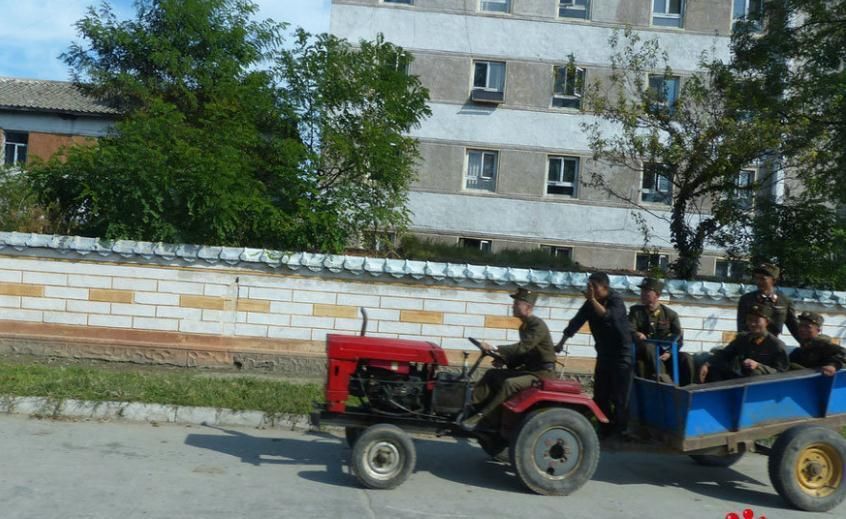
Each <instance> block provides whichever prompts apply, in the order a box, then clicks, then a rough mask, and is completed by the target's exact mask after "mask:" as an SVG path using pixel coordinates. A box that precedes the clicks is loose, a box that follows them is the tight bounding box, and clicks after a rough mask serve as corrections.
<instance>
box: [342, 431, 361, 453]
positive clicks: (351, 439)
mask: <svg viewBox="0 0 846 519" xmlns="http://www.w3.org/2000/svg"><path fill="white" fill-rule="evenodd" d="M363 432H364V429H363V428H362V427H344V438H345V439H346V440H347V445H349V447H350V449H352V448H353V447H355V442H356V441H358V437H359V436H361V433H363Z"/></svg>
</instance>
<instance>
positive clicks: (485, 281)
mask: <svg viewBox="0 0 846 519" xmlns="http://www.w3.org/2000/svg"><path fill="white" fill-rule="evenodd" d="M6 248H10V249H14V250H15V251H18V252H23V251H28V250H32V251H33V252H37V251H38V250H39V249H41V250H51V251H54V252H55V253H58V254H59V255H68V256H75V257H86V256H92V257H94V258H96V257H101V258H103V259H117V260H120V258H125V259H133V260H135V261H142V262H143V261H145V260H147V261H152V260H163V261H167V262H177V263H181V264H184V265H191V264H205V265H220V266H240V267H247V268H270V269H274V270H277V269H278V270H283V271H290V272H302V273H308V272H312V273H321V272H324V273H328V274H346V275H351V276H353V277H362V278H377V277H383V278H387V279H398V280H400V279H407V280H418V281H421V280H422V281H428V282H430V283H434V284H439V283H459V284H463V285H470V286H473V285H476V286H479V287H483V286H505V285H518V286H535V287H537V288H539V289H542V290H561V291H565V292H574V291H578V290H581V289H582V287H584V286H585V283H586V282H587V277H588V274H587V273H584V272H558V271H552V270H535V269H525V268H512V267H492V266H484V265H470V264H458V263H438V262H431V261H415V260H399V259H387V258H371V257H362V256H346V255H333V254H314V253H308V252H283V251H275V250H267V249H252V248H245V247H218V246H206V245H190V244H168V243H152V242H143V241H131V240H104V239H99V238H86V237H81V236H60V235H49V234H34V233H17V232H0V254H2V252H3V250H4V249H6ZM610 278H611V286H612V287H613V288H614V289H615V290H617V291H619V292H622V293H623V294H624V295H633V294H638V293H639V291H640V289H639V285H640V282H641V280H642V279H643V277H642V276H625V275H613V276H610ZM754 288H755V287H754V286H752V285H744V284H737V283H722V282H715V281H684V280H668V281H667V283H666V286H665V288H664V293H665V295H669V296H670V297H671V298H673V299H689V300H694V301H696V300H705V301H721V300H724V301H732V300H737V299H738V298H739V297H740V296H741V295H742V294H744V293H746V292H749V291H751V290H753V289H754ZM780 289H781V291H782V292H783V293H784V294H786V295H787V296H788V297H790V298H791V299H793V300H794V301H796V302H797V303H808V304H819V305H822V306H824V307H827V308H835V309H846V292H834V291H831V290H816V289H797V288H786V287H781V288H780Z"/></svg>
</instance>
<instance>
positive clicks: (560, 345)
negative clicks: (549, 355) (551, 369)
mask: <svg viewBox="0 0 846 519" xmlns="http://www.w3.org/2000/svg"><path fill="white" fill-rule="evenodd" d="M565 342H567V337H561V340H560V341H558V344H556V345H555V353H561V352H562V351H564V343H565Z"/></svg>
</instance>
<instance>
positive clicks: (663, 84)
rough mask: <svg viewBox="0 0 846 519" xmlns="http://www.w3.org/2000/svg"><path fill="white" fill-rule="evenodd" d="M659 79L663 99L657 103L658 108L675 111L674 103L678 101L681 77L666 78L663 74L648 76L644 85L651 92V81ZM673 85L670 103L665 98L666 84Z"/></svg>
mask: <svg viewBox="0 0 846 519" xmlns="http://www.w3.org/2000/svg"><path fill="white" fill-rule="evenodd" d="M653 79H659V80H661V90H663V99H661V100H659V101H658V106H660V107H663V108H665V109H667V110H669V111H670V112H672V111H673V110H675V106H676V103H678V101H679V94H681V86H682V85H681V76H669V77H668V76H666V75H664V74H649V76H648V77H647V79H646V84H647V85H648V86H649V89H650V90H652V89H653V86H652V80H653ZM670 81H672V82H674V83H675V85H676V86H675V89H674V90H673V99H672V102H671V101H670V100H669V99H668V98H667V83H668V82H670Z"/></svg>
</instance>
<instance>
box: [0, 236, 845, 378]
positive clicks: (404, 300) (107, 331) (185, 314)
mask: <svg viewBox="0 0 846 519" xmlns="http://www.w3.org/2000/svg"><path fill="white" fill-rule="evenodd" d="M363 275H364V276H365V277H359V278H356V277H354V276H353V277H351V276H350V275H349V274H344V272H343V271H342V272H338V273H333V272H332V271H330V270H325V269H321V270H320V271H319V272H312V271H311V270H309V269H304V270H303V271H299V270H298V271H291V270H289V269H287V268H285V267H281V268H280V269H279V270H275V269H271V268H261V267H258V266H256V264H247V263H244V262H238V261H235V262H234V264H233V265H228V264H226V263H225V262H219V261H218V260H215V262H214V263H212V264H210V263H208V262H206V261H201V260H199V259H196V258H195V259H194V260H191V261H183V260H179V259H178V258H172V259H170V260H167V259H166V258H165V259H162V258H161V257H155V258H149V259H145V258H144V257H139V256H133V255H128V256H127V257H122V256H121V255H119V254H113V253H107V252H105V251H102V252H101V253H98V254H91V255H88V254H86V255H84V256H79V255H76V254H74V253H72V252H68V251H64V252H58V253H57V252H55V251H51V250H46V249H37V248H23V249H22V250H17V249H15V248H12V247H6V248H4V249H2V251H0V339H2V340H0V351H13V352H18V353H37V354H51V355H71V356H78V357H95V358H106V359H110V360H131V361H137V362H158V363H168V364H177V365H185V366H196V365H200V366H202V365H209V366H223V365H232V364H233V363H236V362H241V363H243V362H247V361H251V362H254V363H255V362H256V359H273V358H283V357H291V356H293V357H297V356H299V357H313V358H319V357H321V356H322V355H323V351H324V346H323V341H324V340H325V338H326V335H327V334H329V333H348V334H355V333H356V332H357V331H358V330H359V328H360V327H361V320H360V318H359V314H358V309H359V308H360V307H363V308H366V309H367V310H368V312H369V315H370V324H369V335H373V336H375V337H389V338H410V339H423V340H427V341H432V342H434V343H436V344H439V345H441V346H443V347H444V348H447V349H448V350H450V351H451V352H452V353H451V358H453V359H457V358H458V353H459V352H460V350H464V349H472V348H470V345H469V343H468V341H467V337H477V338H479V339H485V340H488V341H492V342H494V343H500V344H502V343H507V342H511V341H516V340H517V338H518V333H517V326H518V322H517V321H516V320H515V319H513V318H511V317H510V304H511V299H510V298H509V297H508V294H509V292H510V291H513V290H514V288H515V287H514V286H513V285H511V284H505V285H496V284H493V283H490V284H488V283H481V284H478V285H477V287H475V288H473V287H469V286H467V285H460V284H456V283H455V282H454V281H451V280H447V279H442V280H440V281H439V280H436V279H432V278H428V277H426V278H421V279H420V280H419V281H414V280H408V279H406V280H393V279H392V278H391V277H385V276H384V275H379V276H375V277H374V276H372V275H368V274H363ZM636 282H637V280H636V279H635V280H632V281H631V283H629V284H627V285H626V286H636ZM540 291H541V292H542V294H543V296H542V298H541V299H540V302H539V304H538V307H537V310H536V311H537V314H538V315H539V316H540V317H542V318H543V319H545V320H546V322H547V324H548V325H549V327H550V329H551V331H552V333H553V337H554V338H555V339H556V340H557V339H558V338H559V337H560V335H561V331H562V329H563V328H564V327H565V326H566V325H567V322H568V320H569V319H570V318H571V317H572V316H573V315H574V314H575V312H576V310H577V309H578V308H579V307H580V306H581V304H582V303H583V298H582V297H581V296H580V295H579V294H578V292H577V291H576V287H575V286H574V288H573V289H554V288H547V289H541V290H540ZM624 295H625V296H626V297H627V302H628V303H632V302H634V301H635V299H634V289H633V290H631V291H627V292H624ZM669 304H671V305H672V307H673V308H675V309H676V310H677V311H678V312H679V314H680V315H681V319H682V325H683V327H684V328H685V344H686V350H687V351H691V352H696V351H701V350H708V349H710V348H713V347H715V346H719V345H722V344H724V343H725V342H726V341H728V340H730V338H731V337H732V334H733V331H734V330H735V306H734V305H735V301H733V300H730V299H727V298H724V297H720V298H717V299H713V298H711V297H704V298H699V299H692V298H687V297H683V298H680V299H673V300H670V301H669ZM803 308H809V309H811V308H813V309H815V310H817V311H821V312H823V313H824V314H825V315H826V327H825V332H826V333H828V334H829V335H832V336H834V337H838V338H842V337H846V314H844V312H843V311H842V310H838V311H832V309H830V308H825V307H821V306H819V305H805V306H803ZM588 332H589V330H588V329H587V328H584V329H582V330H581V331H580V333H579V334H577V336H576V337H575V338H574V339H573V340H572V341H571V342H570V345H571V348H570V354H571V355H573V356H574V357H576V358H577V359H576V360H572V361H571V364H570V365H571V367H575V366H581V367H582V368H583V369H589V368H590V364H591V361H590V359H592V358H593V357H594V350H593V342H592V338H591V336H590V334H589V333H588ZM33 341H35V342H37V343H38V344H41V346H40V347H39V348H34V347H33V346H32V344H34V343H35V342H33ZM38 341H41V342H38ZM45 341H46V342H45ZM50 341H53V342H52V344H53V345H54V346H53V350H50V349H49V348H48V347H45V346H44V344H50ZM786 341H787V342H791V341H792V339H789V338H786ZM579 358H581V359H582V360H579ZM250 359H252V360H250Z"/></svg>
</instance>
